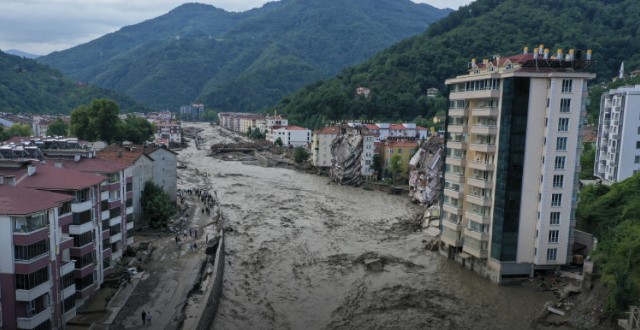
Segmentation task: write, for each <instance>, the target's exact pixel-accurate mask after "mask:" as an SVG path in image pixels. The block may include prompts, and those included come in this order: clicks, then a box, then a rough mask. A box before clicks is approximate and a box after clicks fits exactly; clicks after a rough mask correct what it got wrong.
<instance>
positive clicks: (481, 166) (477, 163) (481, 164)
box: [467, 160, 495, 171]
mask: <svg viewBox="0 0 640 330" xmlns="http://www.w3.org/2000/svg"><path fill="white" fill-rule="evenodd" d="M494 166H495V164H494V163H490V162H485V161H481V160H471V161H468V162H467V167H469V168H473V169H476V170H481V171H492V170H493V169H494Z"/></svg>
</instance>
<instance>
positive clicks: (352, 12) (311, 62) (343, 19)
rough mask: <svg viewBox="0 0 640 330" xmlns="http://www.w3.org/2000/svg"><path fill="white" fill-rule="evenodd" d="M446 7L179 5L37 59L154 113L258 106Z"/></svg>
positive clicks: (404, 33) (401, 1)
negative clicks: (228, 8)
mask: <svg viewBox="0 0 640 330" xmlns="http://www.w3.org/2000/svg"><path fill="white" fill-rule="evenodd" d="M449 12H450V11H449V10H440V9H436V8H433V7H431V6H428V5H425V4H415V3H413V2H411V1H409V0H376V1H371V0H331V1H315V0H313V1H311V0H282V1H278V2H274V3H268V4H267V5H265V6H264V7H262V8H259V9H254V10H251V11H248V12H243V13H229V12H225V11H222V10H220V9H216V8H215V7H213V6H209V5H202V4H185V5H182V6H180V7H178V8H176V9H174V10H172V11H171V12H169V13H168V14H166V15H163V16H161V17H158V18H156V19H153V20H149V21H146V22H143V23H140V24H136V25H133V26H129V27H126V28H123V29H121V30H120V31H117V32H114V33H111V34H109V35H106V36H103V37H101V38H99V39H96V40H94V41H91V42H89V43H86V44H83V45H80V46H77V47H74V48H71V49H69V50H65V51H62V52H56V53H53V54H50V55H47V56H44V57H41V58H38V61H41V62H42V63H47V64H49V65H52V66H54V67H56V68H59V69H61V70H62V71H63V72H65V73H67V74H68V75H69V76H70V77H72V78H73V79H76V80H79V81H84V82H89V83H93V84H96V85H98V86H102V87H104V88H110V89H113V90H116V91H120V92H123V93H126V94H127V95H129V96H131V97H133V98H135V99H136V100H138V101H140V102H144V103H146V104H150V105H153V106H155V107H157V108H161V109H166V108H169V109H175V108H176V107H178V106H180V105H183V104H189V103H191V102H193V101H194V100H196V99H197V98H199V99H200V100H201V101H202V102H203V103H204V104H205V105H206V106H207V107H208V108H210V109H215V110H220V111H257V110H260V109H262V108H264V107H268V106H273V105H274V104H276V103H277V102H278V101H279V100H280V99H281V98H282V97H283V96H284V95H287V94H289V93H292V92H293V91H295V90H297V89H298V88H300V87H302V86H304V85H306V84H309V83H312V82H313V81H316V80H318V79H322V78H328V77H331V76H333V75H334V74H335V73H337V72H338V71H339V70H341V69H342V68H344V67H346V66H348V65H353V64H356V63H358V62H360V61H362V60H365V59H366V58H368V57H370V56H371V55H373V54H374V53H375V52H377V51H379V50H381V49H383V48H384V47H388V46H389V45H391V44H393V43H394V42H397V41H399V40H401V39H403V38H406V37H408V36H411V35H415V34H417V33H420V32H423V31H424V30H425V28H426V27H427V26H428V25H429V23H431V22H433V21H436V20H438V19H440V18H441V17H443V16H445V15H446V14H448V13H449Z"/></svg>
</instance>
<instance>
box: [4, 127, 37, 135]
mask: <svg viewBox="0 0 640 330" xmlns="http://www.w3.org/2000/svg"><path fill="white" fill-rule="evenodd" d="M7 134H8V135H9V137H12V136H31V135H33V131H32V130H31V126H29V125H27V124H14V125H13V126H11V127H9V129H8V130H7Z"/></svg>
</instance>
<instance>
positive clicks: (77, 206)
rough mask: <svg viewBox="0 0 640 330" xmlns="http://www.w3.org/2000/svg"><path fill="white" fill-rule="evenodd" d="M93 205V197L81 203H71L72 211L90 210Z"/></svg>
mask: <svg viewBox="0 0 640 330" xmlns="http://www.w3.org/2000/svg"><path fill="white" fill-rule="evenodd" d="M91 206H93V201H92V200H91V199H89V200H86V201H84V202H80V203H71V212H73V213H82V212H85V211H88V210H90V209H91Z"/></svg>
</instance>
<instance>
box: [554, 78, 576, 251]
mask: <svg viewBox="0 0 640 330" xmlns="http://www.w3.org/2000/svg"><path fill="white" fill-rule="evenodd" d="M572 90H573V80H571V79H562V92H563V93H571V91H572ZM554 260H555V259H554Z"/></svg>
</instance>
